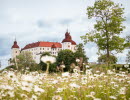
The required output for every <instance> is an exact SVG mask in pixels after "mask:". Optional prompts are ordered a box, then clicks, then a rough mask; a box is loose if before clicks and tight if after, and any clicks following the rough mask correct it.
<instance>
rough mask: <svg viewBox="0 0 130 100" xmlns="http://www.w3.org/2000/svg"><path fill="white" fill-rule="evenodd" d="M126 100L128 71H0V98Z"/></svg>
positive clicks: (128, 96) (129, 88) (129, 83)
mask: <svg viewBox="0 0 130 100" xmlns="http://www.w3.org/2000/svg"><path fill="white" fill-rule="evenodd" d="M114 99H115V100H129V99H130V77H129V76H128V72H124V71H120V72H119V73H116V72H115V70H106V71H104V70H101V69H100V68H99V69H98V68H96V69H87V70H86V73H85V74H80V73H68V72H65V73H61V74H59V73H58V74H57V73H53V74H46V73H44V72H40V73H39V72H37V71H35V72H28V71H26V73H25V74H21V73H20V72H17V71H15V70H13V71H3V72H1V73H0V100H114Z"/></svg>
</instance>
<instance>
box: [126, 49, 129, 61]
mask: <svg viewBox="0 0 130 100" xmlns="http://www.w3.org/2000/svg"><path fill="white" fill-rule="evenodd" d="M126 62H127V63H130V51H128V54H127V55H126Z"/></svg>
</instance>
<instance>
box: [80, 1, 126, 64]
mask: <svg viewBox="0 0 130 100" xmlns="http://www.w3.org/2000/svg"><path fill="white" fill-rule="evenodd" d="M123 14H124V8H122V5H120V4H116V3H114V2H113V1H111V0H96V1H95V3H94V6H91V7H90V6H89V7H88V8H87V15H88V18H89V19H91V18H95V20H96V24H94V30H93V31H91V32H89V33H87V34H86V35H85V36H81V38H82V39H83V40H84V43H87V42H95V43H96V44H97V46H98V49H99V51H105V52H106V54H107V62H108V64H109V60H110V53H111V52H112V51H116V52H117V53H118V52H122V50H124V47H125V44H124V41H125V39H124V38H121V37H119V35H120V33H121V32H122V31H123V29H124V28H125V27H124V26H123V24H122V23H123V21H125V17H123Z"/></svg>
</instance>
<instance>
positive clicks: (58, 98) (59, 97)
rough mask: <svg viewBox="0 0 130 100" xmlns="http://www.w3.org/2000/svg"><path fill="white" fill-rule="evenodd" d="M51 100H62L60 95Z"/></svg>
mask: <svg viewBox="0 0 130 100" xmlns="http://www.w3.org/2000/svg"><path fill="white" fill-rule="evenodd" d="M52 100H62V97H61V96H60V95H55V96H53V97H52Z"/></svg>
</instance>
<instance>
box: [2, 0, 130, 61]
mask: <svg viewBox="0 0 130 100" xmlns="http://www.w3.org/2000/svg"><path fill="white" fill-rule="evenodd" d="M94 1H95V0H53V1H52V0H37V1H36V0H1V1H0V10H1V11H0V36H1V37H7V36H8V39H9V40H7V41H8V42H9V43H13V40H14V37H15V36H16V37H17V40H18V43H19V45H20V47H23V46H25V45H26V44H27V43H31V42H36V41H41V40H46V41H47V40H48V41H59V42H60V41H62V39H63V38H64V33H65V31H66V29H67V28H68V29H69V31H70V33H71V35H72V38H73V40H75V41H76V42H77V43H80V42H82V41H81V39H80V36H82V35H85V33H87V32H88V31H90V30H92V29H93V24H94V20H89V19H87V15H86V12H87V11H86V8H87V6H91V5H93V3H94ZM113 1H115V2H119V3H122V4H123V6H124V7H125V16H126V18H127V22H126V23H125V24H124V25H126V27H127V28H126V29H125V30H124V33H123V34H122V36H123V37H125V36H126V35H128V34H129V28H128V26H129V24H130V11H129V9H130V7H129V5H128V4H130V1H128V0H123V1H122V0H113ZM39 25H40V26H39ZM4 45H5V46H9V45H7V44H4ZM11 46H12V45H10V47H11ZM1 48H3V47H1ZM4 48H5V50H6V51H8V52H10V49H7V48H6V47H4ZM85 50H86V53H87V55H88V56H89V58H90V59H89V61H96V60H97V54H96V52H97V49H96V46H95V45H91V44H87V45H86V46H85ZM123 54H124V55H125V53H123ZM123 54H122V55H123ZM9 56H10V55H4V57H7V58H9ZM120 56H121V55H120ZM0 57H1V58H2V57H3V55H0Z"/></svg>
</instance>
